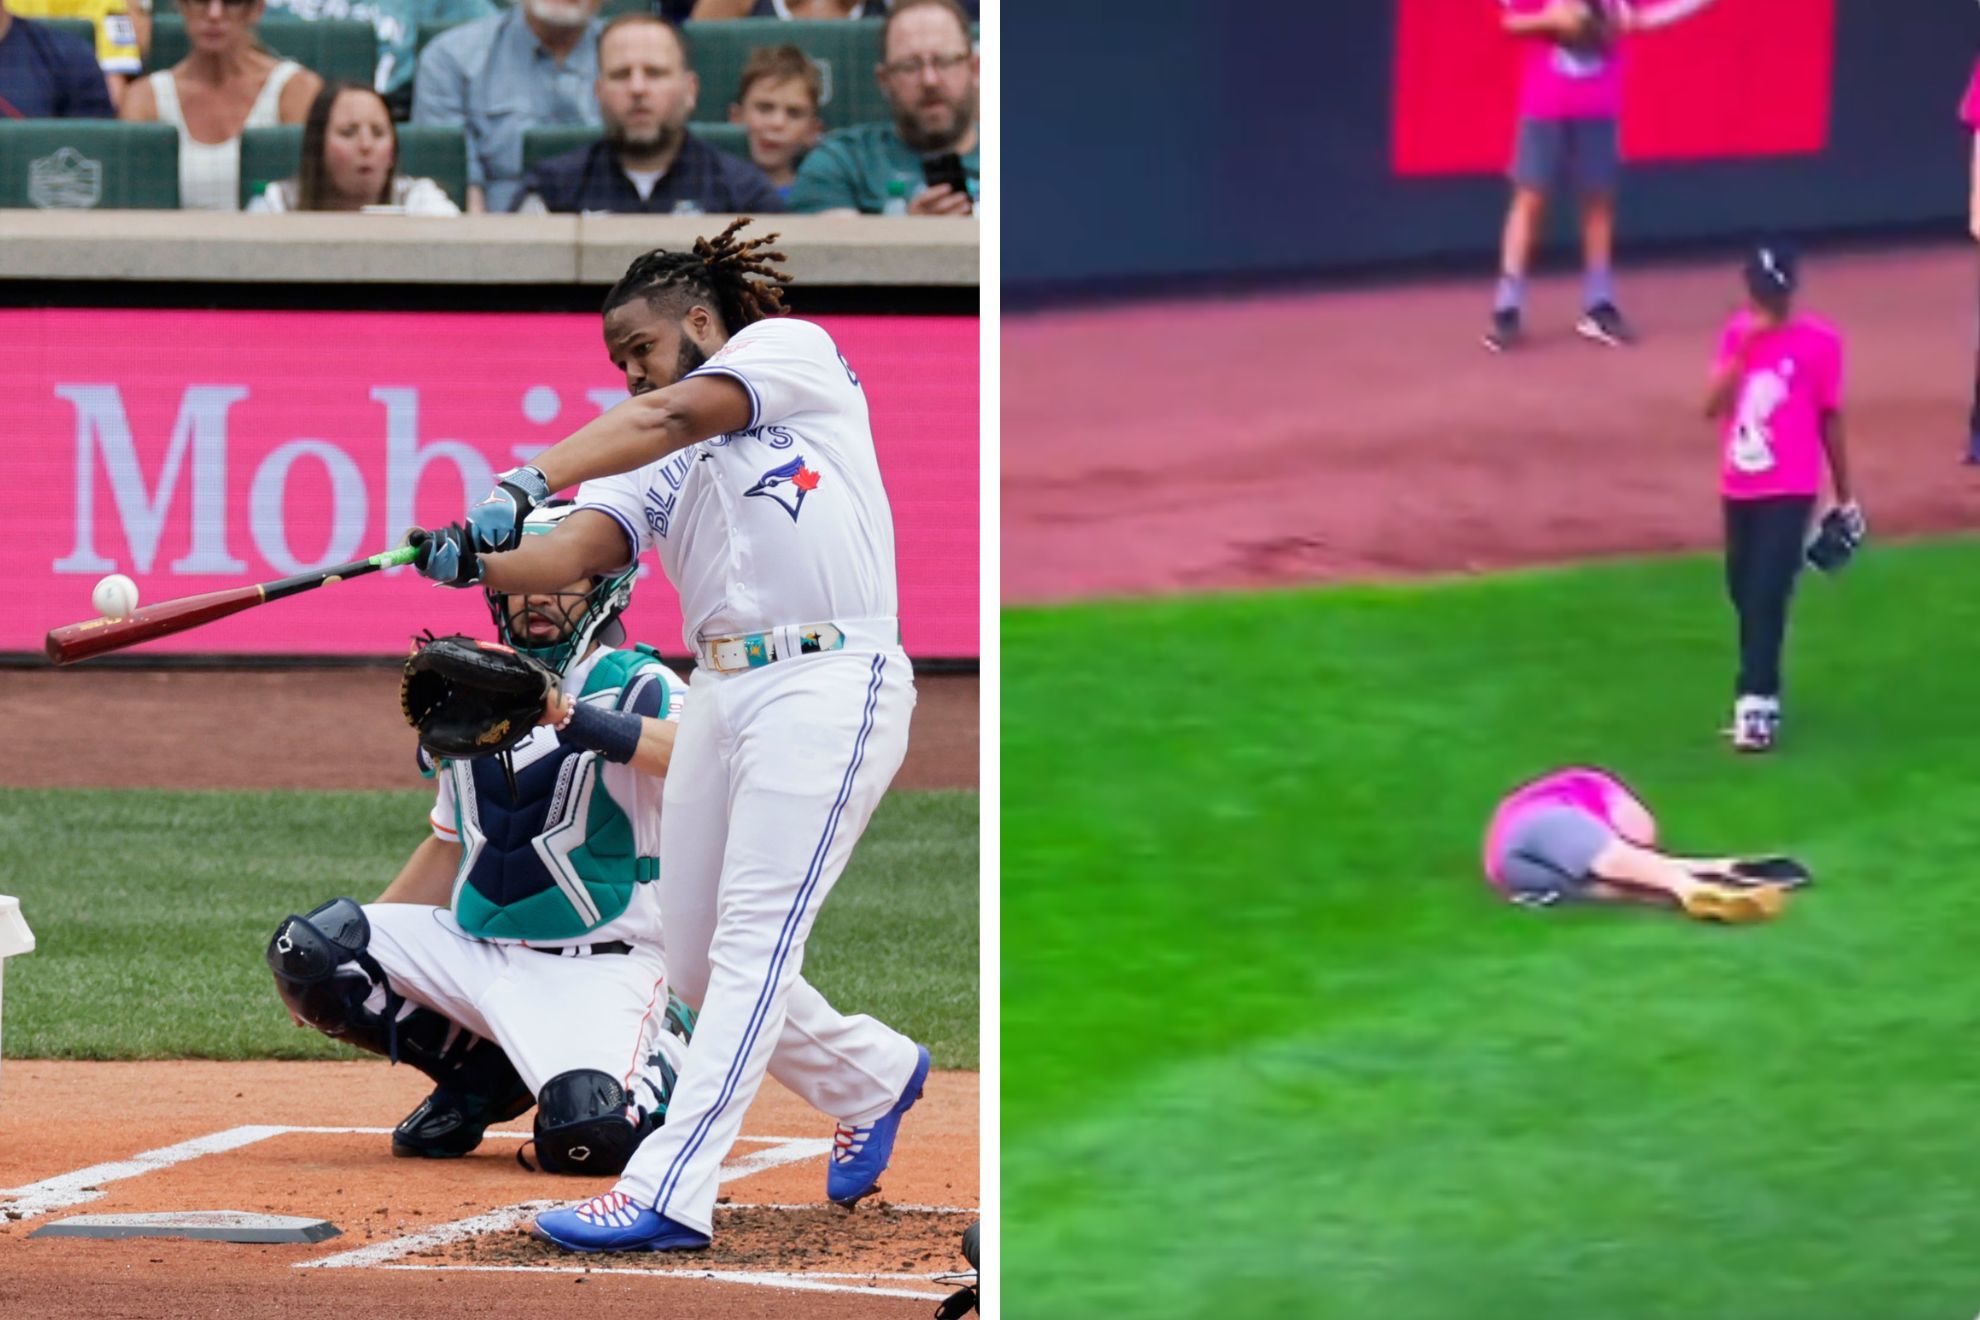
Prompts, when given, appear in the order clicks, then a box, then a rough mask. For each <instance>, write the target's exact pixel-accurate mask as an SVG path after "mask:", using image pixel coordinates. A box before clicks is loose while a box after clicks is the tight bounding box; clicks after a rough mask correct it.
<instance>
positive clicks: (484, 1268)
mask: <svg viewBox="0 0 1980 1320" xmlns="http://www.w3.org/2000/svg"><path fill="white" fill-rule="evenodd" d="M378 1268H379V1269H385V1270H426V1271H430V1272H433V1273H440V1274H444V1273H463V1274H618V1275H633V1276H637V1277H639V1278H643V1279H703V1280H706V1281H708V1282H709V1283H740V1284H751V1285H754V1286H756V1287H759V1288H782V1289H785V1290H786V1291H798V1292H832V1293H858V1294H860V1295H862V1296H866V1297H909V1298H914V1299H917V1300H920V1301H930V1302H939V1301H941V1300H942V1299H943V1298H945V1297H947V1296H948V1295H949V1294H948V1293H947V1292H930V1291H928V1290H926V1289H922V1288H885V1287H879V1286H877V1285H872V1284H866V1285H862V1284H851V1283H833V1282H829V1280H833V1279H897V1280H901V1281H903V1282H906V1281H909V1280H913V1281H916V1282H919V1281H921V1280H924V1279H934V1278H936V1277H937V1276H935V1275H932V1274H790V1273H784V1272H778V1271H763V1272H760V1273H759V1272H755V1271H750V1270H696V1269H679V1270H629V1269H614V1268H609V1267H605V1268H601V1267H599V1266H596V1265H591V1266H585V1265H381V1266H379V1267H378Z"/></svg>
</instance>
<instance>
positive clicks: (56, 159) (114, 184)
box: [0, 119, 179, 210]
mask: <svg viewBox="0 0 1980 1320" xmlns="http://www.w3.org/2000/svg"><path fill="white" fill-rule="evenodd" d="M178 205H179V134H178V130H177V129H175V128H173V127H172V126H171V125H169V124H125V123H120V122H119V121H117V120H114V119H0V207H15V206H26V207H40V208H43V209H48V210H65V209H81V208H90V207H95V208H102V209H106V210H130V209H133V208H139V209H143V208H150V209H157V210H176V209H177V208H178Z"/></svg>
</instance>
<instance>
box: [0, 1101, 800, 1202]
mask: <svg viewBox="0 0 1980 1320" xmlns="http://www.w3.org/2000/svg"><path fill="white" fill-rule="evenodd" d="M391 1131H392V1129H391V1128H381V1127H307V1126H292V1125H288V1124H277V1123H248V1124H243V1125H241V1126H239V1127H231V1128H227V1129H225V1130H224V1131H220V1132H209V1133H207V1134H206V1135H205V1136H201V1137H192V1138H189V1139H188V1140H185V1141H179V1142H174V1143H173V1144H172V1145H169V1146H160V1147H158V1148H157V1149H156V1150H147V1151H140V1152H139V1153H138V1154H136V1155H133V1156H130V1157H129V1158H128V1159H122V1160H109V1161H105V1162H103V1163H100V1164H91V1165H87V1166H85V1167H83V1168H80V1169H74V1170H71V1171H70V1172H68V1173H59V1174H56V1175H54V1176H53V1177H49V1178H43V1179H40V1180H39V1181H36V1182H31V1183H25V1184H23V1185H21V1186H19V1187H9V1188H0V1213H5V1214H6V1215H7V1216H8V1217H9V1218H10V1219H12V1220H15V1221H21V1220H27V1219H37V1218H40V1217H41V1216H42V1215H45V1214H48V1213H50V1212H51V1211H55V1210H66V1209H68V1208H70V1207H71V1206H78V1205H87V1204H88V1203H89V1202H91V1201H96V1200H100V1199H101V1198H102V1197H104V1196H105V1195H107V1193H106V1192H105V1191H104V1190H103V1189H104V1187H105V1185H107V1184H109V1183H115V1182H124V1181H126V1180H128V1179H131V1178H136V1177H139V1176H141V1175H143V1174H147V1173H152V1172H155V1171H157V1170H159V1169H169V1168H171V1167H172V1166H173V1165H175V1164H184V1163H186V1162H187V1161H188V1160H196V1159H202V1158H204V1157H206V1156H208V1155H224V1154H226V1153H227V1152H228V1151H233V1150H239V1149H241V1148H242V1147H244V1146H251V1145H254V1144H255V1143H256V1142H261V1141H266V1140H268V1139H269V1138H270V1137H280V1136H286V1135H288V1134H290V1133H306V1134H327V1135H333V1136H347V1135H356V1136H382V1135H384V1134H387V1133H389V1132H391ZM488 1135H489V1136H491V1137H503V1138H510V1139H516V1140H521V1139H524V1138H526V1137H528V1136H529V1135H530V1134H529V1133H527V1132H515V1131H502V1130H498V1131H495V1132H490V1133H489V1134H488ZM738 1141H740V1142H747V1143H750V1144H751V1145H757V1146H764V1147H766V1149H765V1150H757V1151H751V1152H750V1153H749V1154H747V1155H744V1156H743V1157H742V1159H740V1160H738V1161H736V1162H735V1165H736V1167H737V1169H738V1173H737V1176H739V1177H740V1176H747V1175H748V1174H750V1173H756V1172H760V1171H761V1170H762V1169H764V1168H771V1167H775V1165H776V1164H782V1163H790V1162H794V1161H796V1160H799V1159H808V1158H810V1157H811V1156H812V1155H814V1154H818V1155H822V1154H824V1153H825V1152H826V1151H828V1150H830V1149H831V1146H832V1142H831V1139H830V1138H829V1137H747V1136H746V1137H740V1138H738ZM800 1146H802V1147H804V1148H805V1149H804V1152H803V1153H802V1154H790V1155H789V1157H788V1158H786V1159H778V1160H775V1161H774V1162H772V1163H763V1162H762V1161H763V1157H764V1156H765V1155H767V1154H768V1153H769V1152H770V1151H773V1150H774V1151H795V1150H796V1149H797V1148H798V1147H800ZM725 1167H727V1166H725Z"/></svg>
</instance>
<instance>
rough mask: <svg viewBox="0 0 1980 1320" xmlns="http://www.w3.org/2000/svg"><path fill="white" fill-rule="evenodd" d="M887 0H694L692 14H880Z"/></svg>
mask: <svg viewBox="0 0 1980 1320" xmlns="http://www.w3.org/2000/svg"><path fill="white" fill-rule="evenodd" d="M886 12H887V0H695V6H694V12H693V14H692V15H690V17H692V18H694V19H695V20H696V21H697V22H705V21H707V20H708V19H711V18H879V17H880V16H881V15H883V14H885V13H886Z"/></svg>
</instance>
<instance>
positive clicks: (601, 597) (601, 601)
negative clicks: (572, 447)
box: [486, 500, 639, 674]
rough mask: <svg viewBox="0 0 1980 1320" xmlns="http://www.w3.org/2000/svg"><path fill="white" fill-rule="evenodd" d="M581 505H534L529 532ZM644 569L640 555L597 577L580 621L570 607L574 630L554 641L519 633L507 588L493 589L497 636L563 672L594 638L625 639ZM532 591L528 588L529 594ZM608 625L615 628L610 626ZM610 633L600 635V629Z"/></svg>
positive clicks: (541, 529)
mask: <svg viewBox="0 0 1980 1320" xmlns="http://www.w3.org/2000/svg"><path fill="white" fill-rule="evenodd" d="M576 509H577V505H576V504H575V503H574V502H572V501H570V500H550V501H548V502H546V503H544V504H541V505H539V506H537V507H536V508H534V509H531V510H530V513H529V517H528V518H526V519H525V520H524V521H523V535H524V536H542V535H544V534H545V533H547V532H549V531H550V530H551V529H552V528H553V527H555V526H556V525H557V524H558V523H560V522H562V521H564V519H566V518H568V517H570V515H571V514H572V513H573V512H574V511H575V510H576ZM638 574H639V561H637V560H634V561H633V562H632V563H630V564H627V565H626V566H625V568H623V569H621V570H620V571H619V572H617V573H608V574H605V575H603V576H601V577H594V578H593V579H591V590H590V591H588V592H586V593H585V596H584V607H585V608H584V613H583V615H582V616H581V617H579V618H577V619H576V620H574V621H573V620H572V619H571V618H570V611H569V610H568V609H567V610H566V611H565V622H566V624H567V625H568V630H567V631H566V632H565V634H564V637H563V638H562V640H560V641H557V642H553V643H551V644H550V645H548V646H532V645H531V644H530V639H529V638H527V637H518V636H516V635H515V633H514V632H513V631H512V630H511V629H510V627H509V596H508V594H507V593H505V592H500V591H489V592H487V593H486V594H487V597H488V612H489V613H490V614H491V615H493V616H494V619H495V635H496V636H497V637H498V638H500V639H501V640H502V642H503V643H504V644H506V645H508V646H513V647H514V648H515V649H516V650H518V651H521V652H522V653H523V654H525V655H529V656H533V657H535V658H536V659H538V660H540V661H542V662H543V663H544V664H546V665H548V666H550V668H552V669H554V670H556V671H557V672H558V673H559V674H561V673H563V672H564V670H565V669H566V668H567V667H568V666H569V665H570V663H571V662H572V661H573V660H575V659H577V658H578V657H579V656H582V655H583V654H584V653H585V652H587V651H589V650H590V649H591V644H592V642H593V641H599V640H602V641H604V642H606V643H607V644H611V643H614V642H617V641H620V640H622V639H623V637H624V634H625V630H624V629H623V628H620V627H619V626H618V620H619V615H620V614H622V613H624V612H625V608H626V606H628V605H630V604H631V603H632V589H633V579H634V578H635V577H637V576H638ZM524 594H527V593H524ZM607 628H609V629H610V631H609V632H607V631H605V630H606V629H607ZM601 632H604V634H605V635H604V636H603V637H600V633H601Z"/></svg>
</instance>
